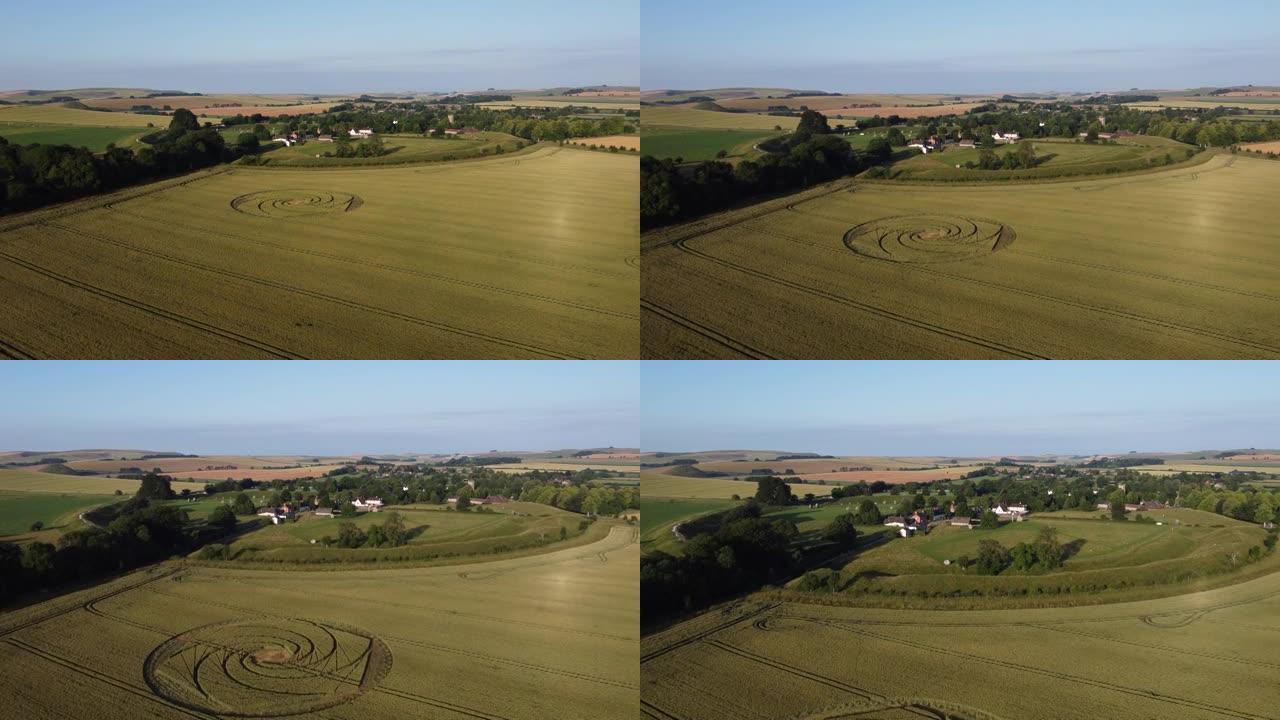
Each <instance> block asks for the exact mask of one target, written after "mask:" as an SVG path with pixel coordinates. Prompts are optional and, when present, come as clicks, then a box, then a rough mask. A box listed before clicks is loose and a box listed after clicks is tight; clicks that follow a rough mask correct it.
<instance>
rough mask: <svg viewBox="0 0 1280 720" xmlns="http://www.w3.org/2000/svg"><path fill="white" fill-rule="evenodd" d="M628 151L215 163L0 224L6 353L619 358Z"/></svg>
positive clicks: (630, 326) (623, 340) (630, 275)
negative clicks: (349, 164)
mask: <svg viewBox="0 0 1280 720" xmlns="http://www.w3.org/2000/svg"><path fill="white" fill-rule="evenodd" d="M637 162H638V161H637V160H636V158H635V157H626V156H622V155H617V154H611V153H598V152H590V151H585V150H576V149H567V148H559V147H539V148H536V149H534V150H532V151H530V152H527V153H524V154H521V155H519V156H515V157H496V158H492V159H484V160H475V161H464V162H459V163H434V164H429V165H424V166H417V167H414V166H400V167H392V168H370V169H355V168H341V169H323V170H322V169H296V170H294V169H272V168H254V167H246V166H231V167H224V168H220V169H219V170H216V171H211V172H201V173H196V174H192V175H188V176H185V177H183V178H180V179H177V180H171V181H167V182H161V183H155V184H151V185H146V186H141V187H137V188H132V189H130V190H126V191H122V192H119V193H115V194H113V195H107V196H101V197H95V198H91V199H87V200H84V201H79V202H76V203H69V204H67V205H64V206H57V207H53V208H50V209H46V210H40V211H35V212H31V213H25V214H19V215H15V216H12V217H9V218H6V219H4V220H0V327H3V328H5V333H4V337H3V338H0V341H2V344H0V349H3V350H4V351H5V353H6V354H9V355H14V356H19V357H21V356H27V357H60V358H114V357H129V358H156V357H166V358H183V357H205V358H253V357H281V358H302V357H309V358H332V357H344V358H367V357H376V358H415V359H432V358H442V357H452V358H625V357H636V355H637V353H638V335H639V318H638V315H637V311H636V305H635V298H636V295H637V293H638V287H639V262H638V260H639V256H638V241H637V238H638V235H639V218H638V209H637V206H638V202H639V199H638V196H639V192H638V173H637V172H636V164H637Z"/></svg>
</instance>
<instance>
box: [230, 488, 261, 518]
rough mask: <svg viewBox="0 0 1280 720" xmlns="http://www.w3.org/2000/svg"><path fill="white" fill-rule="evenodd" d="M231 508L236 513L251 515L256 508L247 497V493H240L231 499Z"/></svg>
mask: <svg viewBox="0 0 1280 720" xmlns="http://www.w3.org/2000/svg"><path fill="white" fill-rule="evenodd" d="M231 510H232V511H233V512H235V514H237V515H252V514H253V513H254V512H255V511H256V508H255V507H254V506H253V501H252V500H250V499H249V496H248V495H246V494H244V493H240V494H238V495H236V497H235V499H234V500H232V501H231Z"/></svg>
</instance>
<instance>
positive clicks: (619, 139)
mask: <svg viewBox="0 0 1280 720" xmlns="http://www.w3.org/2000/svg"><path fill="white" fill-rule="evenodd" d="M569 144H570V145H595V146H597V147H620V148H626V149H628V150H639V149H640V136H639V135H604V136H601V137H583V138H573V139H572V140H570V141H569Z"/></svg>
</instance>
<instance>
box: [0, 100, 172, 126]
mask: <svg viewBox="0 0 1280 720" xmlns="http://www.w3.org/2000/svg"><path fill="white" fill-rule="evenodd" d="M0 123H21V124H28V125H75V126H83V127H137V128H145V127H147V126H148V125H155V126H156V127H158V128H159V127H168V126H169V118H168V117H165V116H163V115H139V114H137V113H127V112H97V111H94V110H81V109H79V108H68V107H62V106H61V105H7V106H0Z"/></svg>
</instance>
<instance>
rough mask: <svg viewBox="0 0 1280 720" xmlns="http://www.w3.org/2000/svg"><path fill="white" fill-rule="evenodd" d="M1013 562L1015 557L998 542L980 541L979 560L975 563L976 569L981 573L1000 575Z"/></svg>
mask: <svg viewBox="0 0 1280 720" xmlns="http://www.w3.org/2000/svg"><path fill="white" fill-rule="evenodd" d="M1012 560H1013V556H1012V554H1011V553H1010V552H1009V549H1008V548H1006V547H1005V546H1003V545H1001V544H1000V543H999V542H998V541H996V540H991V539H986V540H979V541H978V559H977V561H975V562H974V567H975V568H976V569H977V571H978V572H979V573H981V574H983V575H999V574H1000V572H1001V571H1003V570H1004V569H1005V568H1006V567H1008V566H1009V563H1010V562H1012Z"/></svg>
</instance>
